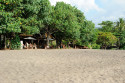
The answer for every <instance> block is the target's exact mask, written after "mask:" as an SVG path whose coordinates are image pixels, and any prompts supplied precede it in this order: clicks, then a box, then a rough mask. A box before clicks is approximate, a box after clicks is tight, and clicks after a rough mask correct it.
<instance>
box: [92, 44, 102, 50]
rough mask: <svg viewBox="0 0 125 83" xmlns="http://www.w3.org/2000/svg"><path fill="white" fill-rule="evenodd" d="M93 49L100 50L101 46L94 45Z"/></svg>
mask: <svg viewBox="0 0 125 83" xmlns="http://www.w3.org/2000/svg"><path fill="white" fill-rule="evenodd" d="M92 49H100V45H98V44H92Z"/></svg>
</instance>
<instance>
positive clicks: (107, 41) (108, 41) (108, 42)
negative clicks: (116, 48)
mask: <svg viewBox="0 0 125 83" xmlns="http://www.w3.org/2000/svg"><path fill="white" fill-rule="evenodd" d="M116 42H117V38H116V37H115V36H114V35H113V34H112V33H111V32H99V36H98V40H97V43H98V44H100V45H101V47H102V48H107V47H108V46H112V45H114V44H116Z"/></svg>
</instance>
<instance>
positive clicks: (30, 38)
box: [24, 37, 36, 44]
mask: <svg viewBox="0 0 125 83" xmlns="http://www.w3.org/2000/svg"><path fill="white" fill-rule="evenodd" d="M24 39H27V40H32V44H33V40H36V39H35V38H33V37H27V38H24Z"/></svg>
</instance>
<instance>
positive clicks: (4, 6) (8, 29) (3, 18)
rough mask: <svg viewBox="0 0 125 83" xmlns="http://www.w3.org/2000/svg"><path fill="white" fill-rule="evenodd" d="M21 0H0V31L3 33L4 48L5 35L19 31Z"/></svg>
mask: <svg viewBox="0 0 125 83" xmlns="http://www.w3.org/2000/svg"><path fill="white" fill-rule="evenodd" d="M21 1H22V0H18V1H16V0H13V1H12V0H2V1H1V2H0V8H1V9H0V33H1V34H3V35H4V39H5V43H4V44H5V48H6V36H7V35H8V36H11V35H14V34H15V33H20V32H21V29H20V23H21V22H20V20H19V19H18V17H19V16H20V13H21Z"/></svg>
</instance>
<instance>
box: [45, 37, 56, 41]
mask: <svg viewBox="0 0 125 83" xmlns="http://www.w3.org/2000/svg"><path fill="white" fill-rule="evenodd" d="M44 40H45V41H46V40H47V39H44ZM49 40H50V41H52V40H54V39H51V38H49Z"/></svg>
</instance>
